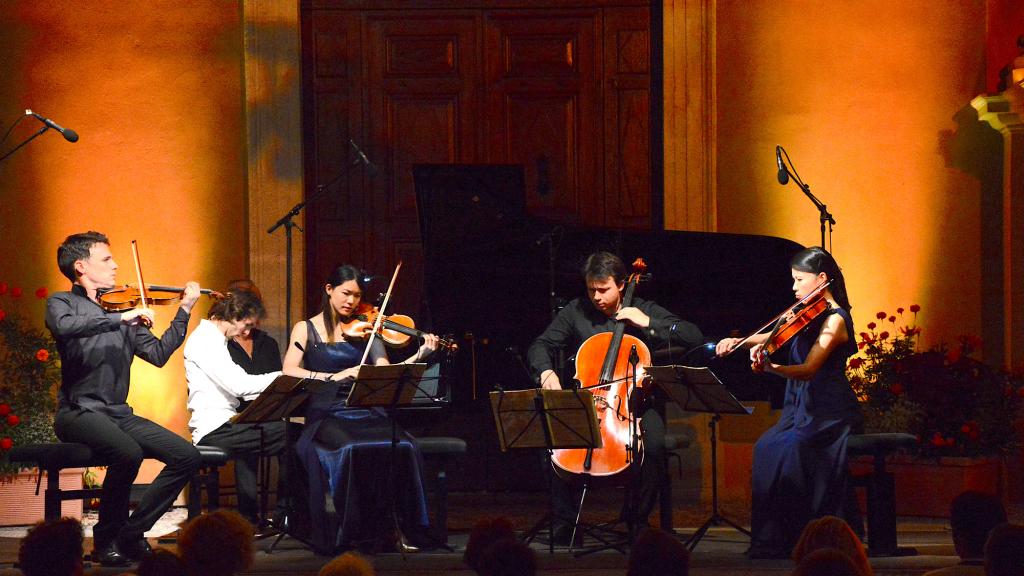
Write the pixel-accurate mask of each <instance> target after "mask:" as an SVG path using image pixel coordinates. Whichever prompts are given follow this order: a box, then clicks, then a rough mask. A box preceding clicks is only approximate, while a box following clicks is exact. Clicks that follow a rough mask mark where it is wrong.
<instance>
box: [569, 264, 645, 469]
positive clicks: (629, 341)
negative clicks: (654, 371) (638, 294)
mask: <svg viewBox="0 0 1024 576" xmlns="http://www.w3.org/2000/svg"><path fill="white" fill-rule="evenodd" d="M646 269H647V265H646V264H645V263H644V261H643V259H642V258H637V259H636V261H635V262H633V273H632V274H630V276H629V279H628V281H627V282H626V288H625V291H624V294H623V297H622V304H621V307H620V309H622V308H626V307H629V306H632V303H633V292H634V290H635V289H636V285H637V283H639V282H640V280H641V278H642V277H643V276H644V271H645V270H646ZM625 330H626V323H625V322H623V321H619V322H618V323H616V324H615V328H614V329H613V330H612V331H611V332H602V333H600V334H595V335H593V336H591V337H590V338H587V340H586V341H585V342H583V344H581V345H580V348H579V350H577V352H576V379H577V380H578V381H579V382H580V385H581V388H582V389H583V390H590V391H591V392H592V393H593V395H594V402H595V404H596V405H597V417H598V425H599V427H600V430H601V440H602V441H603V443H602V446H603V447H602V448H564V449H556V450H554V451H553V452H552V455H551V462H552V464H553V465H554V466H555V471H556V472H559V471H564V472H566V473H571V474H589V475H592V476H612V475H614V474H618V473H619V472H622V471H623V470H625V469H626V468H628V467H629V465H630V464H631V463H632V462H633V455H632V454H631V452H632V451H631V449H630V445H631V438H630V434H631V425H632V421H631V420H632V418H633V416H631V414H630V412H629V398H630V394H631V393H632V392H633V389H634V388H635V387H636V384H637V382H639V379H642V378H643V367H644V366H650V364H651V352H650V350H648V349H647V345H646V344H644V343H643V341H642V340H640V339H639V338H637V337H636V336H633V335H631V334H626V333H625ZM634 348H635V349H636V352H637V357H638V360H637V362H636V365H635V372H634V373H633V374H630V355H631V352H632V350H633V349H634Z"/></svg>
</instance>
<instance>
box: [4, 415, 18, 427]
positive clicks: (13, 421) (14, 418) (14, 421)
mask: <svg viewBox="0 0 1024 576" xmlns="http://www.w3.org/2000/svg"><path fill="white" fill-rule="evenodd" d="M20 422H21V418H18V415H17V414H8V415H7V425H8V426H17V425H18V424H19V423H20Z"/></svg>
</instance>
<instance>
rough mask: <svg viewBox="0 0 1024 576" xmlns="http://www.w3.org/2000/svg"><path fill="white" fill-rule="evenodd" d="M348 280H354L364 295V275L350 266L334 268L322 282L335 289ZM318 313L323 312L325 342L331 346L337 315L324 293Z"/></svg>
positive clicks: (344, 265)
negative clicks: (325, 331)
mask: <svg viewBox="0 0 1024 576" xmlns="http://www.w3.org/2000/svg"><path fill="white" fill-rule="evenodd" d="M349 280H355V281H356V284H358V285H359V289H360V290H362V291H363V292H364V294H365V292H366V274H365V273H363V271H362V270H360V269H359V268H356V267H355V266H352V265H351V264H343V265H341V266H338V267H337V268H335V269H334V271H333V272H331V274H330V275H329V276H328V277H327V280H326V281H324V284H325V285H326V284H330V285H331V287H333V288H337V287H338V286H341V285H342V284H344V283H345V282H348V281H349ZM320 311H321V312H323V315H324V328H326V329H327V341H328V342H329V343H331V344H333V343H334V328H335V327H336V326H337V325H338V313H337V312H335V311H334V306H331V298H330V296H328V295H327V292H326V291H325V292H324V295H323V298H322V299H321V301H320Z"/></svg>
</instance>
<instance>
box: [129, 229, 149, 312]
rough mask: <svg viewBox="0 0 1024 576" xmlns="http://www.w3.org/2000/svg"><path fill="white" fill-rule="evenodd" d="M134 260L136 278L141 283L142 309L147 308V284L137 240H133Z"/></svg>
mask: <svg viewBox="0 0 1024 576" xmlns="http://www.w3.org/2000/svg"><path fill="white" fill-rule="evenodd" d="M132 259H133V260H134V261H135V277H136V279H137V280H138V281H139V296H140V297H141V298H142V306H141V307H142V308H145V307H146V284H145V283H144V282H143V281H142V264H141V263H140V262H139V247H138V244H137V243H136V241H135V240H132Z"/></svg>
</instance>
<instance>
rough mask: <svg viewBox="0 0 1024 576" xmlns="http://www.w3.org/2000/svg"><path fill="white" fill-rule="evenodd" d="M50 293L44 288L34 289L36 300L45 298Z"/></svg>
mask: <svg viewBox="0 0 1024 576" xmlns="http://www.w3.org/2000/svg"><path fill="white" fill-rule="evenodd" d="M49 293H50V292H49V291H48V290H47V289H46V286H40V287H39V288H36V298H46V296H47V295H48V294H49Z"/></svg>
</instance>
